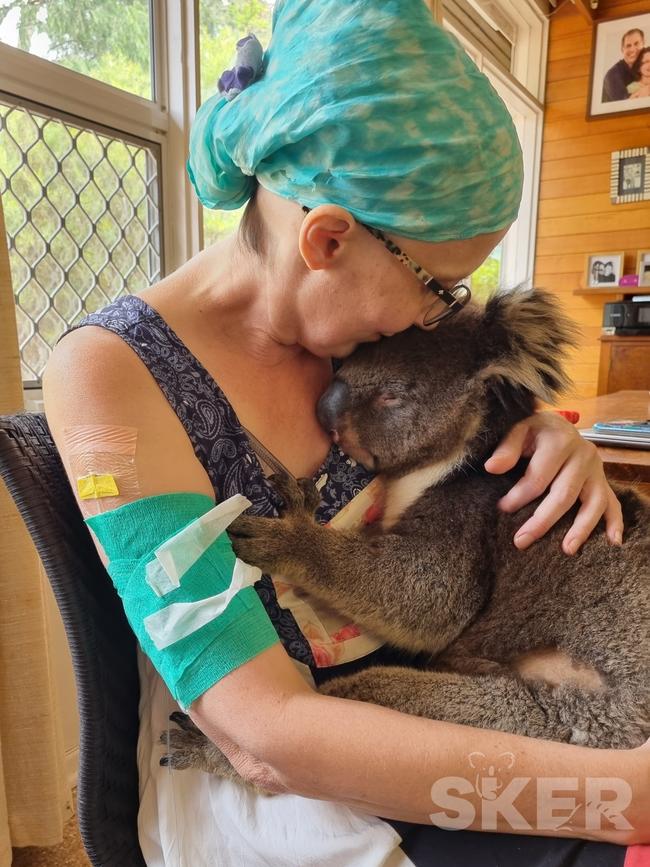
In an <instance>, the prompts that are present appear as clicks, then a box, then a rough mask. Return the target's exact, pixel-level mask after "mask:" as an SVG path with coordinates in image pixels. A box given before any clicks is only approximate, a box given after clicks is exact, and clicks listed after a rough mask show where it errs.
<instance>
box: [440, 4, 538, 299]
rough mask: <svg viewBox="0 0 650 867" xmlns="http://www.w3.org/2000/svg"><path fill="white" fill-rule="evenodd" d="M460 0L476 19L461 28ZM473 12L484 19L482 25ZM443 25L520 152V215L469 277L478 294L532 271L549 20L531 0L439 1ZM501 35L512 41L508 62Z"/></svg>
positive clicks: (525, 279) (517, 280)
mask: <svg viewBox="0 0 650 867" xmlns="http://www.w3.org/2000/svg"><path fill="white" fill-rule="evenodd" d="M461 5H464V6H466V7H467V6H468V7H469V8H470V10H471V12H472V22H474V23H472V25H471V26H468V27H467V28H462V29H461V25H462V21H463V18H462V16H459V15H458V10H459V9H460V7H461ZM448 10H449V11H448ZM477 16H479V17H481V16H482V18H483V22H484V23H483V26H481V27H480V28H479V25H478V24H476V18H477ZM443 26H444V27H445V28H446V29H448V30H449V31H450V32H452V33H454V35H455V36H456V37H457V38H458V39H459V40H460V42H461V43H462V44H463V46H464V47H465V50H466V51H467V53H468V54H469V56H470V57H471V58H472V60H473V61H474V63H476V65H477V66H478V68H479V69H480V70H481V71H482V72H484V73H485V75H487V77H488V78H489V79H490V81H491V82H492V85H493V86H494V87H495V89H496V91H497V93H498V94H499V96H500V97H501V99H503V101H504V102H505V104H506V106H507V107H508V109H509V111H510V114H511V116H512V119H513V121H514V124H515V127H516V130H517V134H518V135H519V141H520V143H521V147H522V151H523V156H524V190H523V196H522V203H521V208H520V210H519V217H518V218H517V220H516V221H515V223H514V224H513V226H512V227H511V229H510V231H509V232H508V234H507V235H506V237H505V238H504V239H503V241H501V243H500V244H499V245H498V246H497V248H496V249H495V250H493V252H492V253H491V254H490V256H489V257H488V258H487V260H486V261H485V262H484V263H483V265H482V266H481V267H480V268H479V269H478V270H477V271H476V272H474V274H473V275H472V276H471V280H470V283H471V287H472V290H473V292H474V294H475V295H476V296H477V297H479V298H481V297H485V296H486V295H487V294H489V293H490V292H491V291H493V290H495V289H497V288H499V287H505V288H510V287H514V286H517V285H519V284H522V283H527V282H529V281H530V280H531V279H532V275H533V265H534V253H535V231H536V214H537V192H538V186H539V184H538V181H539V172H540V157H541V141H542V123H543V104H542V100H543V97H544V93H543V88H544V69H545V64H546V43H547V34H548V22H547V20H546V18H545V16H544V15H543V13H542V12H541V11H540V9H539V8H538V6H537V4H536V3H535V2H534V0H525V2H517V4H516V5H515V3H514V0H443ZM479 30H480V38H479V36H478V35H477V34H478V33H479ZM490 30H491V31H492V33H493V39H492V41H490V38H489V35H490ZM504 39H506V40H507V41H508V42H509V44H510V46H511V52H510V56H509V61H508V63H506V55H505V54H504V53H503V46H504V41H503V40H504Z"/></svg>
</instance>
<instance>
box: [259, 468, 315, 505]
mask: <svg viewBox="0 0 650 867" xmlns="http://www.w3.org/2000/svg"><path fill="white" fill-rule="evenodd" d="M269 481H270V482H271V484H272V485H273V487H274V488H275V490H276V491H277V493H278V494H279V495H280V496H281V497H282V499H283V500H284V504H285V507H284V509H283V511H282V514H290V513H292V512H307V513H308V514H309V515H313V514H314V512H315V511H316V509H317V507H318V504H319V503H320V494H319V493H318V491H317V490H316V487H315V485H314V483H313V481H312V480H311V479H294V478H293V477H292V476H290V475H289V474H288V473H274V474H273V475H272V476H269Z"/></svg>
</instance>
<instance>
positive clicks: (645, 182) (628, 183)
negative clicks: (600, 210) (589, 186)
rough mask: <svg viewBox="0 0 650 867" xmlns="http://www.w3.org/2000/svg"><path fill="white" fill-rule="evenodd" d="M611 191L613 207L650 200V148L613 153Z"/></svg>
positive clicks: (629, 149)
mask: <svg viewBox="0 0 650 867" xmlns="http://www.w3.org/2000/svg"><path fill="white" fill-rule="evenodd" d="M609 191H610V198H611V200H612V204H613V205H620V204H622V203H624V202H642V201H644V200H645V199H648V200H650V147H643V148H628V149H627V150H624V151H614V152H613V153H612V167H611V173H610V184H609Z"/></svg>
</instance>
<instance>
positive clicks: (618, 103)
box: [587, 12, 650, 118]
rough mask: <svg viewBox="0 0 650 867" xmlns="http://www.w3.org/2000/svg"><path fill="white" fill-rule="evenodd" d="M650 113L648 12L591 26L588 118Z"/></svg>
mask: <svg viewBox="0 0 650 867" xmlns="http://www.w3.org/2000/svg"><path fill="white" fill-rule="evenodd" d="M638 111H650V12H647V13H643V14H641V15H627V16H625V17H624V18H614V19H610V20H608V21H597V22H596V23H595V24H594V37H593V44H592V54H591V81H590V87H589V106H588V109H587V118H597V117H605V116H608V115H612V114H629V113H630V112H638Z"/></svg>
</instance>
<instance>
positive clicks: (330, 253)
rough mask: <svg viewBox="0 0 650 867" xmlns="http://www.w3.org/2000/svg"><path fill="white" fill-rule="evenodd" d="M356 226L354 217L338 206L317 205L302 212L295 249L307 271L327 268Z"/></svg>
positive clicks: (337, 256)
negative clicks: (307, 211)
mask: <svg viewBox="0 0 650 867" xmlns="http://www.w3.org/2000/svg"><path fill="white" fill-rule="evenodd" d="M356 226H357V223H356V220H355V219H354V217H353V216H352V215H351V214H350V213H348V211H346V210H345V208H339V207H338V205H319V206H318V207H317V208H314V209H313V211H309V213H308V214H305V218H304V220H303V222H302V225H301V227H300V235H299V237H298V249H299V250H300V255H301V256H302V258H303V259H304V261H305V264H306V265H307V267H308V268H309V270H310V271H320V270H323V269H326V268H331V267H332V265H333V264H334V263H335V262H336V260H337V259H339V258H340V256H341V253H342V252H343V251H344V249H345V246H346V244H347V242H348V241H349V240H350V237H351V235H352V233H353V232H354V230H355V228H356Z"/></svg>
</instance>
